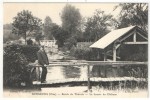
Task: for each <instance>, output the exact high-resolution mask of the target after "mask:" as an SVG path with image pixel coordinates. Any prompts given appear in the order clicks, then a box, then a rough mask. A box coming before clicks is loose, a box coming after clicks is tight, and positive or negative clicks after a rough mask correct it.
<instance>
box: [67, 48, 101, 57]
mask: <svg viewBox="0 0 150 100" xmlns="http://www.w3.org/2000/svg"><path fill="white" fill-rule="evenodd" d="M70 55H71V56H73V57H75V58H77V59H79V60H102V59H103V58H102V55H99V56H98V51H96V50H92V49H84V48H83V49H78V48H72V49H71V54H70Z"/></svg>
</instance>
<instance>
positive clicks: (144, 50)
mask: <svg viewBox="0 0 150 100" xmlns="http://www.w3.org/2000/svg"><path fill="white" fill-rule="evenodd" d="M120 51H121V52H120V54H119V55H120V57H121V60H123V61H148V56H147V55H148V47H147V45H121V47H120Z"/></svg>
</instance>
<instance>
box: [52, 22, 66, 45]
mask: <svg viewBox="0 0 150 100" xmlns="http://www.w3.org/2000/svg"><path fill="white" fill-rule="evenodd" d="M51 33H52V35H53V36H54V37H55V39H56V40H57V44H58V46H59V47H62V46H64V42H65V40H66V38H68V35H67V32H66V31H64V30H63V29H62V28H61V27H60V26H58V25H56V24H55V25H53V26H52V29H51Z"/></svg>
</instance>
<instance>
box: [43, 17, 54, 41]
mask: <svg viewBox="0 0 150 100" xmlns="http://www.w3.org/2000/svg"><path fill="white" fill-rule="evenodd" d="M53 25H54V24H53V23H52V20H51V18H50V17H49V16H46V18H45V21H44V35H45V37H47V38H48V39H53V36H52V34H51V28H52V26H53Z"/></svg>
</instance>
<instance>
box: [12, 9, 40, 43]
mask: <svg viewBox="0 0 150 100" xmlns="http://www.w3.org/2000/svg"><path fill="white" fill-rule="evenodd" d="M12 25H13V29H12V33H14V34H18V35H22V36H23V37H24V38H25V41H26V36H27V34H30V32H31V31H34V30H40V28H41V25H42V22H41V19H39V18H37V17H34V16H33V15H32V13H31V12H30V11H28V10H23V11H21V12H19V13H18V14H17V16H16V17H14V21H13V23H12Z"/></svg>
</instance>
